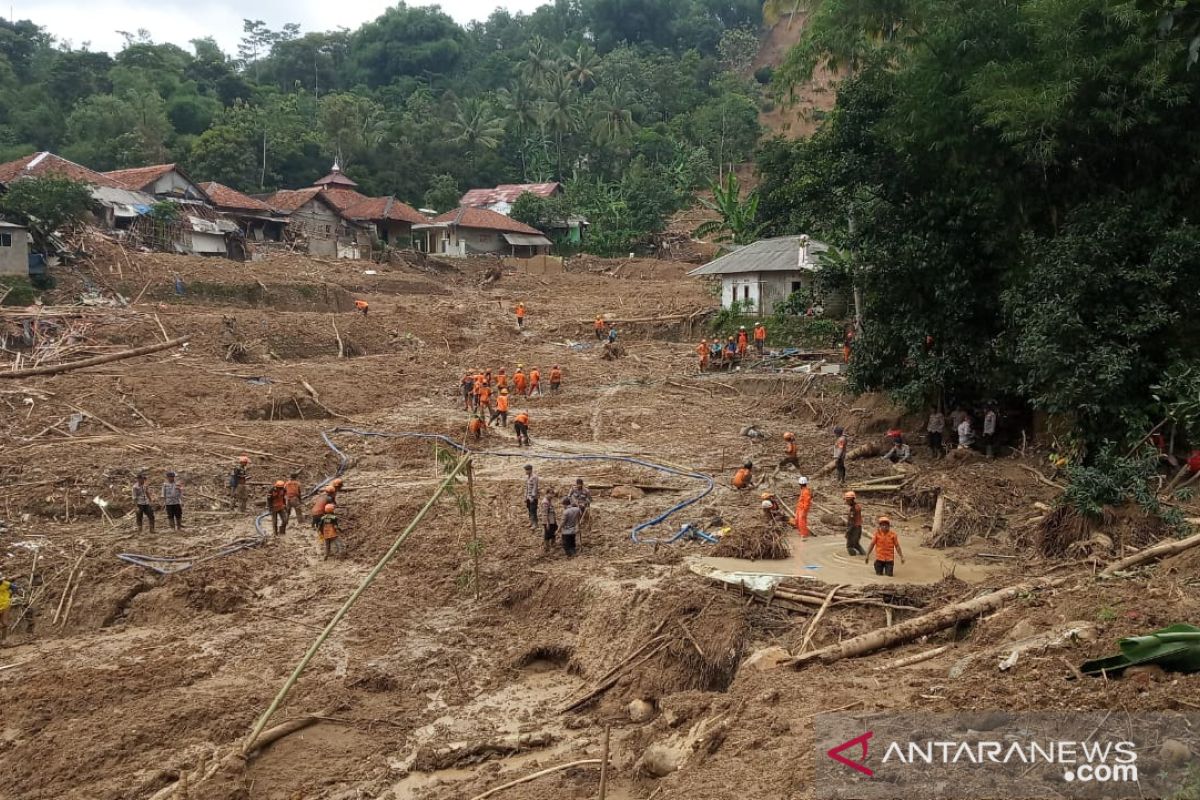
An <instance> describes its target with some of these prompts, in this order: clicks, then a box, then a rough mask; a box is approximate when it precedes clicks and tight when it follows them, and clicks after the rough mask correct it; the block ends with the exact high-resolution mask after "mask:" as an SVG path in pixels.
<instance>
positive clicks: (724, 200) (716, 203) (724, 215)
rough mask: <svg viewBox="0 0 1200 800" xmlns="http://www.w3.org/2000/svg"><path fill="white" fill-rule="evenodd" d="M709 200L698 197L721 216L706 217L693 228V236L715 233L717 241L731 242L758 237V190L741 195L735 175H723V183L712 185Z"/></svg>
mask: <svg viewBox="0 0 1200 800" xmlns="http://www.w3.org/2000/svg"><path fill="white" fill-rule="evenodd" d="M712 194H713V199H712V200H708V199H706V198H703V197H702V198H700V202H701V203H702V204H703V205H704V206H705V207H706V208H708V209H710V210H712V211H715V212H717V213H718V214H720V215H721V218H720V219H719V220H709V221H708V222H705V223H703V224H701V225H700V227H698V228H696V234H695V235H696V236H697V237H704V236H712V235H713V234H717V236H716V240H717V241H718V242H728V241H732V242H733V243H734V244H750V243H751V242H753V241H755V240H757V239H758V236H759V234H760V233H761V232H762V229H763V226H764V223H762V222H761V221H759V219H758V192H750V193H749V194H747V195H746V197H745V199H743V198H742V186H741V183H740V182H739V181H738V177H737V175H735V174H734V173H732V172H730V173H727V174H726V175H725V181H724V183H714V184H713V185H712Z"/></svg>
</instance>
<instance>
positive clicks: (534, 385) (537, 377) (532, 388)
mask: <svg viewBox="0 0 1200 800" xmlns="http://www.w3.org/2000/svg"><path fill="white" fill-rule="evenodd" d="M535 392H536V393H537V396H538V397H541V396H542V373H541V372H540V371H539V370H538V368H537V367H530V368H529V393H528V394H527V395H525V396H526V397H533V395H534V393H535Z"/></svg>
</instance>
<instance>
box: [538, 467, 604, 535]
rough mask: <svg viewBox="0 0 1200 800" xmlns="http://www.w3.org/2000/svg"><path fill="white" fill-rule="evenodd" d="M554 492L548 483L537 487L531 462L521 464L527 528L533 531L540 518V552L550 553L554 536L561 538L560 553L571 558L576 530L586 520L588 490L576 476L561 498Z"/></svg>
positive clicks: (579, 528)
mask: <svg viewBox="0 0 1200 800" xmlns="http://www.w3.org/2000/svg"><path fill="white" fill-rule="evenodd" d="M557 495H558V493H557V492H556V491H555V489H554V487H552V486H547V487H546V488H545V489H542V488H541V480H540V478H539V477H538V475H537V473H535V472H534V470H533V464H526V465H525V511H526V513H528V514H529V527H530V528H531V529H533V530H537V529H538V524H539V521H540V523H541V527H542V550H543V552H547V553H548V552H550V550H551V549H552V548H553V547H554V542H555V539H556V538H558V539H560V540H561V541H562V548H563V552H564V553H566V555H567V557H568V558H571V557H573V556H574V555H575V553H576V552H577V551H578V547H579V544H580V543H579V532H580V530H582V528H583V524H584V522H585V521H587V519H588V511H589V510H590V509H591V507H592V493H591V491H589V490H588V488H587V486H585V485H584V483H583V478H576V479H575V485H574V486H573V487H571V489H570V490H569V491H568V492H567V493H566V495H565V496H564V497H563V498H562V500H561V501H560V500H558V496H557ZM560 506H561V508H562V512H561V513H562V519H561V522H560V520H559V507H560Z"/></svg>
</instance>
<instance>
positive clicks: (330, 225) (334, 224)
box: [291, 200, 342, 258]
mask: <svg viewBox="0 0 1200 800" xmlns="http://www.w3.org/2000/svg"><path fill="white" fill-rule="evenodd" d="M341 224H342V220H341V217H339V216H338V215H337V214H335V213H333V211H332V210H331V209H330V208H329V207H328V206H326V205H325V204H324V203H318V202H316V201H315V200H310V201H308V202H307V203H305V204H304V205H302V206H300V207H299V208H297V209H296V210H295V211H293V212H292V216H291V225H292V226H293V227H297V228H299V229H300V230H302V231H303V232H304V235H305V236H306V237H307V238H308V252H309V253H310V254H312V255H314V256H327V257H330V258H336V257H337V254H338V246H337V244H338V228H339V227H340V226H341Z"/></svg>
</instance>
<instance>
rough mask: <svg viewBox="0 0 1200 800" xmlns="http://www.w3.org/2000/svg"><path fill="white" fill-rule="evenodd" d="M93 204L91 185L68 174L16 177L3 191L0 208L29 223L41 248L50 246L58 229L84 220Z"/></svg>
mask: <svg viewBox="0 0 1200 800" xmlns="http://www.w3.org/2000/svg"><path fill="white" fill-rule="evenodd" d="M91 205H92V193H91V190H90V189H89V188H88V186H87V185H86V184H83V183H77V182H76V181H70V180H67V179H65V178H53V177H50V178H27V179H24V180H19V181H13V182H12V183H10V184H9V185H8V190H7V191H6V192H5V193H4V194H3V195H0V212H2V213H3V214H4V215H5V216H7V217H9V218H11V219H16V220H18V221H20V222H21V223H22V224H24V225H26V226H27V227H28V228H29V231H30V233H31V234H32V236H33V239H34V243H35V244H36V245H37V246H38V247H39V248H45V247H47V246H48V242H49V238H50V236H51V235H52V234H54V232H55V231H59V230H62V229H63V228H65V227H67V226H69V225H72V224H74V223H78V222H82V221H83V219H84V218H85V217H86V216H87V214H88V211H89V210H90V209H91Z"/></svg>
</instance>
